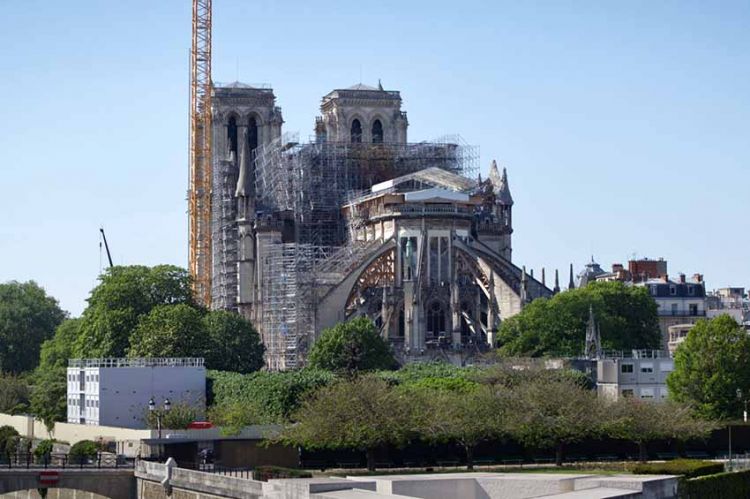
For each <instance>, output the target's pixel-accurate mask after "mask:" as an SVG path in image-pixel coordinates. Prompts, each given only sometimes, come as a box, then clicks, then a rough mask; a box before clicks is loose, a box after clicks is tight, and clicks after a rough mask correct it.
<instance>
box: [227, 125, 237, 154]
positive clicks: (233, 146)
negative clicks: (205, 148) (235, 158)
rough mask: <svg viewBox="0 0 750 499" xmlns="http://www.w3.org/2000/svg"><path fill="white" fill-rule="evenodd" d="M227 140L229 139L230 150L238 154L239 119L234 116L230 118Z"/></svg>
mask: <svg viewBox="0 0 750 499" xmlns="http://www.w3.org/2000/svg"><path fill="white" fill-rule="evenodd" d="M227 140H228V141H229V150H230V151H232V152H233V153H235V154H237V119H236V118H235V117H234V116H232V117H231V118H229V124H228V125H227Z"/></svg>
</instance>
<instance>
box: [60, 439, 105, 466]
mask: <svg viewBox="0 0 750 499" xmlns="http://www.w3.org/2000/svg"><path fill="white" fill-rule="evenodd" d="M100 447H101V446H100V445H99V444H98V443H97V442H94V441H93V440H81V441H80V442H76V443H75V444H73V446H72V447H71V448H70V452H68V457H69V458H70V460H71V462H73V463H81V462H85V461H87V460H89V459H93V458H95V457H96V455H97V453H98V452H99V449H100Z"/></svg>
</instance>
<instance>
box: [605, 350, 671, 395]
mask: <svg viewBox="0 0 750 499" xmlns="http://www.w3.org/2000/svg"><path fill="white" fill-rule="evenodd" d="M596 367H597V382H596V389H597V392H598V393H599V395H600V396H602V397H606V398H609V399H611V400H617V399H619V398H621V397H636V398H641V399H649V400H656V401H660V400H665V399H666V398H667V396H668V395H669V392H668V390H667V376H668V375H669V373H670V372H672V371H673V370H674V360H673V359H671V358H670V357H669V355H668V353H667V352H662V351H657V350H653V351H652V350H633V351H632V352H627V353H619V354H615V355H608V356H605V358H602V359H599V360H597V366H596Z"/></svg>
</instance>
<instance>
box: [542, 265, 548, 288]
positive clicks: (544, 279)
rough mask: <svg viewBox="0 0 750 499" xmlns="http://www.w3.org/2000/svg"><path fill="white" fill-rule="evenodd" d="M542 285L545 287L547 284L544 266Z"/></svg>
mask: <svg viewBox="0 0 750 499" xmlns="http://www.w3.org/2000/svg"><path fill="white" fill-rule="evenodd" d="M542 286H545V287H546V286H547V279H546V276H545V275H544V267H542Z"/></svg>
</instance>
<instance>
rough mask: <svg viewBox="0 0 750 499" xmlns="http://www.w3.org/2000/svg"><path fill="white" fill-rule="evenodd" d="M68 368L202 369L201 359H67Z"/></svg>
mask: <svg viewBox="0 0 750 499" xmlns="http://www.w3.org/2000/svg"><path fill="white" fill-rule="evenodd" d="M68 367H203V358H202V357H135V358H120V357H107V358H102V359H69V360H68Z"/></svg>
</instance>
